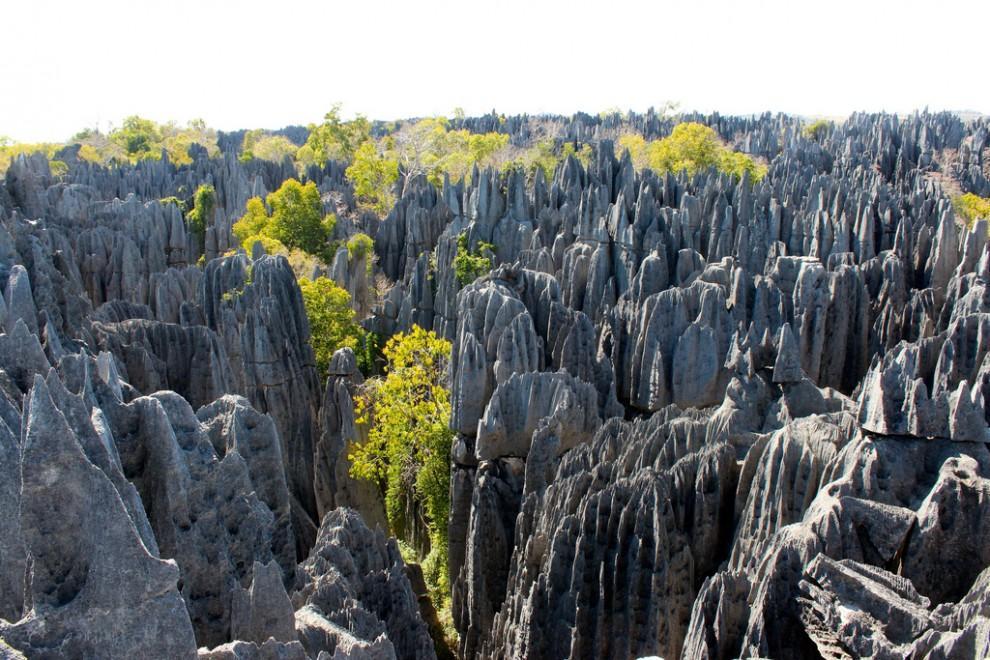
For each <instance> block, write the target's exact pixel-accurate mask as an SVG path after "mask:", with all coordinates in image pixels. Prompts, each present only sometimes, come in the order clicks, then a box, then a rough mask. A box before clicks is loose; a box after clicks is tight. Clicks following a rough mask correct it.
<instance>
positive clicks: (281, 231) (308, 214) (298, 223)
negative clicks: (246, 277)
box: [233, 179, 337, 261]
mask: <svg viewBox="0 0 990 660" xmlns="http://www.w3.org/2000/svg"><path fill="white" fill-rule="evenodd" d="M265 201H266V202H267V203H268V206H269V207H270V208H271V214H269V213H268V210H267V209H266V208H265V205H264V204H263V203H262V202H261V198H259V197H253V198H251V199H250V200H248V203H247V208H246V210H245V213H244V215H243V216H241V219H240V220H238V221H237V222H235V223H234V227H233V233H234V236H236V237H237V239H238V240H239V241H240V243H241V246H242V247H243V248H244V249H245V250H249V249H251V246H253V245H254V243H255V242H257V241H259V240H262V241H264V242H263V244H264V245H265V248H266V250H268V251H272V249H275V250H276V251H277V250H278V248H279V247H284V248H286V249H288V250H294V249H297V250H302V251H303V252H306V253H307V254H311V255H314V256H316V257H319V258H320V259H322V260H323V261H328V260H329V259H330V258H331V257H332V256H333V251H332V249H331V245H330V236H331V235H332V234H333V230H334V227H335V226H336V223H337V218H336V216H334V215H333V214H332V213H331V214H329V215H326V216H324V215H323V202H322V200H321V199H320V191H319V189H318V188H317V187H316V184H315V183H313V182H312V181H310V182H309V183H307V184H305V185H303V184H301V183H299V181H297V180H295V179H287V180H286V181H285V183H283V184H282V186H281V187H280V188H279V189H278V190H276V191H275V192H273V193H269V195H268V196H267V197H266V198H265Z"/></svg>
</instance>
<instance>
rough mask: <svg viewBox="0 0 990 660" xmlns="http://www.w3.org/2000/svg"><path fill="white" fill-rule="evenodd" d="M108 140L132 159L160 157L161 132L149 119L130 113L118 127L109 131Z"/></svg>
mask: <svg viewBox="0 0 990 660" xmlns="http://www.w3.org/2000/svg"><path fill="white" fill-rule="evenodd" d="M110 141H111V142H114V143H115V144H117V145H118V146H120V147H121V148H122V149H123V150H124V152H125V153H126V154H127V156H128V158H130V159H131V160H132V161H138V160H144V159H157V158H160V157H161V144H162V132H161V130H160V129H159V128H158V125H157V124H155V122H153V121H151V120H150V119H144V118H143V117H138V116H137V115H131V116H130V117H128V118H126V119H125V120H124V123H123V125H122V126H121V127H120V128H118V129H116V130H114V131H111V132H110Z"/></svg>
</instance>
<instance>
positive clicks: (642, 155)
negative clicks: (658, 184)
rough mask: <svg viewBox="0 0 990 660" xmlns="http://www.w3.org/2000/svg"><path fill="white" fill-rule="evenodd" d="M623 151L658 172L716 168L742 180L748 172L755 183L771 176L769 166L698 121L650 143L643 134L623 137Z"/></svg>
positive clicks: (637, 162)
mask: <svg viewBox="0 0 990 660" xmlns="http://www.w3.org/2000/svg"><path fill="white" fill-rule="evenodd" d="M619 148H620V149H626V150H628V151H629V155H630V157H631V158H632V161H633V164H634V165H636V166H637V167H640V168H642V167H649V168H650V169H652V170H653V171H655V172H658V173H663V172H674V173H677V172H681V171H686V172H687V173H688V175H690V176H694V175H695V174H697V173H698V172H704V171H706V170H708V169H709V168H712V167H714V168H716V169H718V170H719V171H721V172H725V173H726V174H730V175H732V176H735V177H738V178H742V176H743V175H744V174H747V173H748V174H749V177H750V179H751V180H753V181H758V180H760V179H762V178H763V177H764V176H765V175H766V173H767V168H766V166H764V165H761V164H759V163H757V162H756V161H755V160H754V159H753V158H752V157H751V156H748V155H746V154H743V153H740V152H737V151H733V150H732V149H729V148H728V147H726V146H725V145H723V144H722V142H721V140H719V137H718V134H717V133H716V132H715V131H714V130H713V129H711V128H709V127H708V126H705V125H704V124H699V123H697V122H684V123H681V124H678V125H677V126H675V127H674V130H673V131H672V132H671V134H670V135H668V136H667V137H665V138H662V139H660V140H652V141H649V142H648V141H646V140H645V139H644V138H643V136H641V135H636V134H629V135H623V136H622V137H620V138H619Z"/></svg>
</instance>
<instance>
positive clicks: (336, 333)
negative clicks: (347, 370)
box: [299, 277, 374, 379]
mask: <svg viewBox="0 0 990 660" xmlns="http://www.w3.org/2000/svg"><path fill="white" fill-rule="evenodd" d="M299 290H300V291H301V292H302V298H303V306H304V307H305V308H306V318H307V319H309V333H310V342H311V343H312V346H313V353H314V354H315V356H316V368H317V370H318V371H319V372H320V377H321V378H323V379H326V377H327V370H328V369H329V367H330V360H331V359H332V358H333V354H334V353H335V352H336V351H337V350H338V349H341V348H350V349H351V350H353V351H354V354H355V356H356V357H357V360H358V367H359V368H360V369H361V371H362V372H364V373H366V374H367V373H370V372H371V367H372V360H373V352H374V338H373V337H372V336H371V335H370V333H368V332H367V331H366V330H364V328H362V327H361V326H360V325H359V324H358V322H357V321H356V319H355V316H354V310H353V309H351V296H350V294H348V293H347V290H346V289H343V288H342V287H339V286H337V284H336V283H334V281H333V280H331V279H329V278H326V277H317V278H316V279H315V280H310V279H307V278H302V279H300V280H299Z"/></svg>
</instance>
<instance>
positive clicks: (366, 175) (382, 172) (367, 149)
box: [345, 140, 399, 215]
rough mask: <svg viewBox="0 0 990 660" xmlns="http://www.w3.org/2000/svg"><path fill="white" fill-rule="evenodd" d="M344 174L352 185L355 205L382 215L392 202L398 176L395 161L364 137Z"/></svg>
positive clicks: (393, 202) (390, 206) (397, 165)
mask: <svg viewBox="0 0 990 660" xmlns="http://www.w3.org/2000/svg"><path fill="white" fill-rule="evenodd" d="M345 175H346V176H347V179H348V180H349V181H350V182H351V184H352V185H353V186H354V195H355V196H356V197H357V201H358V205H359V206H361V207H362V208H366V209H370V210H372V211H375V212H376V213H378V214H379V215H386V214H388V212H389V211H390V210H391V209H392V205H393V204H395V192H394V190H393V188H394V187H395V182H396V181H398V179H399V164H398V161H396V160H395V159H394V158H390V157H389V156H388V154H385V153H381V152H380V151H379V150H378V147H377V146H376V144H375V142H374V141H372V140H368V141H367V142H365V143H364V144H362V145H361V146H360V147H358V149H357V151H356V152H354V159H353V160H352V161H351V164H350V166H349V167H348V168H347V170H346V172H345Z"/></svg>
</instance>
